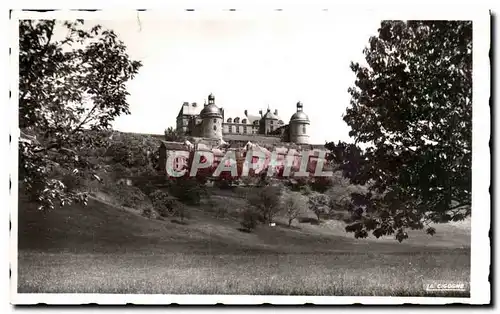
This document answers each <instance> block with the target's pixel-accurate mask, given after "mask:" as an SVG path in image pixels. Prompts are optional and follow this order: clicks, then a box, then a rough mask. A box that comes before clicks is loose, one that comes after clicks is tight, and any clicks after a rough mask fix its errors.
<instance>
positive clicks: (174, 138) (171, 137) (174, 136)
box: [165, 127, 182, 142]
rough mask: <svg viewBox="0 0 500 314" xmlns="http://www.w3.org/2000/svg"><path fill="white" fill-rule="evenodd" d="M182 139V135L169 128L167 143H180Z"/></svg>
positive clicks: (166, 134) (166, 136)
mask: <svg viewBox="0 0 500 314" xmlns="http://www.w3.org/2000/svg"><path fill="white" fill-rule="evenodd" d="M181 139H182V136H181V134H179V132H177V130H175V129H174V128H173V127H168V129H166V130H165V141H170V142H178V141H180V140H181Z"/></svg>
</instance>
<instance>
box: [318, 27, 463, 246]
mask: <svg viewBox="0 0 500 314" xmlns="http://www.w3.org/2000/svg"><path fill="white" fill-rule="evenodd" d="M364 54H365V57H366V63H367V65H366V66H363V65H360V64H359V63H352V64H351V69H352V70H353V71H354V73H355V74H356V80H355V86H354V87H352V88H350V89H349V93H350V94H351V96H352V98H351V106H350V107H349V108H347V110H346V113H345V115H344V121H345V122H346V123H347V124H348V125H349V126H350V127H351V131H350V136H352V137H353V138H354V139H355V143H354V144H346V143H340V142H339V143H338V144H334V143H328V144H327V145H326V147H327V148H328V149H330V150H331V155H330V156H331V157H332V159H334V161H336V162H338V163H341V168H342V170H343V173H344V175H345V176H346V177H348V178H349V179H350V180H351V182H352V183H354V184H367V186H368V187H369V191H368V192H366V193H356V194H355V195H353V201H354V205H355V208H354V210H353V213H354V217H355V218H356V221H357V222H356V223H355V224H353V225H351V226H350V227H349V228H347V229H348V231H352V232H354V233H355V236H356V237H365V236H367V234H368V232H369V231H373V234H374V235H375V236H376V237H380V236H382V235H387V234H396V239H398V240H399V241H402V240H403V239H405V238H406V237H407V233H406V229H423V228H424V227H425V225H426V224H428V223H429V222H448V221H451V220H454V221H455V220H461V219H464V218H465V217H467V216H469V215H470V213H471V152H472V146H471V144H472V143H471V140H472V102H471V100H472V22H470V21H408V22H402V21H388V22H383V23H382V24H381V27H380V29H379V34H378V36H377V37H372V38H370V45H369V47H368V48H366V49H365V50H364ZM358 143H363V144H364V146H366V149H364V150H362V149H360V148H359V147H358V146H357V144H358ZM427 232H428V233H430V234H433V233H434V229H433V228H428V229H427Z"/></svg>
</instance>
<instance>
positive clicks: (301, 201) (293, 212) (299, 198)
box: [281, 191, 307, 226]
mask: <svg viewBox="0 0 500 314" xmlns="http://www.w3.org/2000/svg"><path fill="white" fill-rule="evenodd" d="M281 204H282V205H281V206H282V208H283V212H284V214H285V216H286V218H287V219H288V226H291V225H292V221H293V220H294V219H296V218H297V217H299V215H300V214H302V213H304V211H305V209H306V208H307V199H306V197H305V196H303V195H302V194H301V193H300V192H293V191H287V192H286V193H283V195H282V196H281Z"/></svg>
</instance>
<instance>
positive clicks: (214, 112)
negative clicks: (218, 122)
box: [200, 93, 222, 118]
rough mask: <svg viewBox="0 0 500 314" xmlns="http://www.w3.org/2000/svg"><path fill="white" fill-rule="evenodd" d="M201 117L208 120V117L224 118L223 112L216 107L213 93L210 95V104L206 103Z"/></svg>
mask: <svg viewBox="0 0 500 314" xmlns="http://www.w3.org/2000/svg"><path fill="white" fill-rule="evenodd" d="M200 116H201V117H202V118H208V117H217V118H222V112H221V110H220V109H219V107H217V106H216V105H215V96H214V95H213V94H212V93H211V94H210V95H208V104H207V103H205V106H204V107H203V109H202V110H201V112H200Z"/></svg>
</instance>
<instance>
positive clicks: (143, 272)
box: [18, 199, 470, 296]
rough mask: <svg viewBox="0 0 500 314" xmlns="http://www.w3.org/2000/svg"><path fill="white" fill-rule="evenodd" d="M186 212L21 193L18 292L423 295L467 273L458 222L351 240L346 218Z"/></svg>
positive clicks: (465, 235)
mask: <svg viewBox="0 0 500 314" xmlns="http://www.w3.org/2000/svg"><path fill="white" fill-rule="evenodd" d="M226 201H227V202H229V200H228V199H226ZM233 203H234V204H233V205H234V206H237V205H238V203H237V200H233ZM190 212H191V216H192V217H191V218H190V219H189V220H187V224H186V225H181V224H178V223H173V222H172V221H169V220H167V221H159V220H150V219H146V218H143V217H140V216H138V215H137V214H135V213H133V212H130V211H124V210H122V209H119V208H116V207H113V206H110V205H107V204H103V203H100V202H97V201H91V202H90V204H89V206H87V207H80V206H71V207H65V208H62V209H59V210H57V211H53V212H50V213H42V212H38V211H36V209H34V208H32V207H31V206H29V205H27V204H26V203H22V202H21V205H20V209H19V252H18V253H19V254H18V266H19V272H18V292H19V293H39V292H45V293H48V292H58V293H72V292H74V293H161V294H184V293H186V294H266V295H268V294H271V295H412V296H424V295H428V294H426V292H425V291H424V290H423V288H422V287H423V280H453V281H466V282H468V281H469V276H470V249H469V247H470V242H469V241H470V233H469V232H470V231H469V230H470V229H468V228H467V227H464V226H462V225H446V226H439V227H438V233H437V234H436V235H435V236H434V237H430V236H427V235H424V234H422V233H415V234H412V237H411V238H410V241H408V242H406V243H403V244H400V243H398V242H396V241H395V240H393V239H382V240H374V239H363V240H357V239H354V238H352V235H350V234H349V235H348V234H345V232H343V230H342V228H343V227H342V226H341V224H340V222H338V223H336V222H325V223H323V224H321V225H319V226H317V225H311V224H307V223H301V224H297V223H296V224H295V227H294V228H286V227H283V226H276V227H269V226H260V227H259V228H258V229H257V230H256V231H255V232H253V233H244V232H240V231H238V227H239V222H238V221H237V220H236V219H234V218H232V217H230V216H229V217H227V218H225V219H220V218H219V219H216V218H215V217H214V216H213V214H212V213H208V212H206V211H203V210H201V209H195V208H192V209H191V210H190ZM452 295H453V294H447V295H446V296H452ZM456 295H461V296H467V295H468V294H463V293H462V294H454V296H456Z"/></svg>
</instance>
